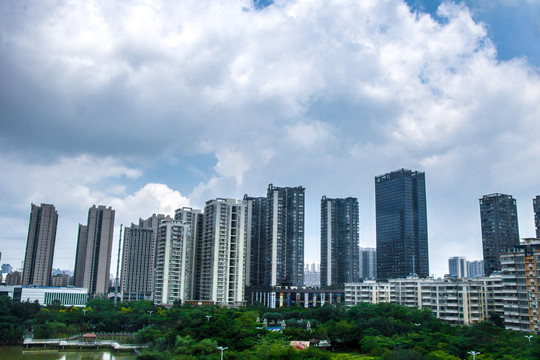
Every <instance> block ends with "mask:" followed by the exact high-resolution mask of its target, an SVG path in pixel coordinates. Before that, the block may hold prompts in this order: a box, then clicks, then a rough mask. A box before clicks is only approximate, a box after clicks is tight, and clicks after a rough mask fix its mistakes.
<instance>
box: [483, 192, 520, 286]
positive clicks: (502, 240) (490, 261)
mask: <svg viewBox="0 0 540 360" xmlns="http://www.w3.org/2000/svg"><path fill="white" fill-rule="evenodd" d="M479 201H480V221H481V225H482V249H483V254H484V272H485V274H486V276H489V275H491V274H492V273H493V272H494V271H500V270H501V260H500V255H501V252H503V251H507V250H509V249H513V248H514V246H517V245H519V228H518V216H517V204H516V200H515V199H514V198H513V197H512V196H511V195H505V194H498V193H497V194H490V195H484V196H483V197H482V198H481V199H479Z"/></svg>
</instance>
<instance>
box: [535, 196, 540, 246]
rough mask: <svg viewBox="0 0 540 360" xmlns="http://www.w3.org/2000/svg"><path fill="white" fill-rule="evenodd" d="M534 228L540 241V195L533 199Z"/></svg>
mask: <svg viewBox="0 0 540 360" xmlns="http://www.w3.org/2000/svg"><path fill="white" fill-rule="evenodd" d="M533 210H534V226H535V227H536V238H537V239H540V195H536V197H535V198H534V199H533Z"/></svg>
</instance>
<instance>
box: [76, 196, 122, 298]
mask: <svg viewBox="0 0 540 360" xmlns="http://www.w3.org/2000/svg"><path fill="white" fill-rule="evenodd" d="M114 213H115V212H114V210H113V209H112V208H111V207H109V208H107V207H105V206H103V205H99V206H98V207H96V206H95V205H94V206H92V207H91V208H90V210H88V222H87V225H81V224H79V237H78V240H77V254H76V256H75V271H74V285H75V287H83V288H87V289H88V294H89V295H91V296H104V295H106V294H108V292H109V275H110V268H111V252H112V242H113V230H114Z"/></svg>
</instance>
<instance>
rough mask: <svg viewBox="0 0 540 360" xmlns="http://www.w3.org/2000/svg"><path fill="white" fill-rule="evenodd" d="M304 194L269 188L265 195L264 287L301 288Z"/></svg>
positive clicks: (302, 278)
mask: <svg viewBox="0 0 540 360" xmlns="http://www.w3.org/2000/svg"><path fill="white" fill-rule="evenodd" d="M304 192H305V189H304V188H303V187H301V186H298V187H275V186H274V185H272V184H270V185H268V192H267V195H266V199H267V200H266V201H267V211H266V238H265V242H266V254H267V255H266V256H267V257H269V259H270V262H269V264H270V269H269V270H270V272H267V271H265V277H264V285H270V286H302V285H303V284H304V218H305V215H304V205H305V200H304Z"/></svg>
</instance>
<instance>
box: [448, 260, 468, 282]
mask: <svg viewBox="0 0 540 360" xmlns="http://www.w3.org/2000/svg"><path fill="white" fill-rule="evenodd" d="M448 274H449V275H450V277H452V278H456V279H463V278H466V277H468V273H467V259H465V258H464V257H463V256H454V257H451V258H449V259H448Z"/></svg>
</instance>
